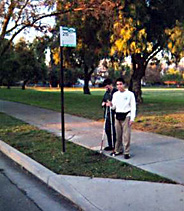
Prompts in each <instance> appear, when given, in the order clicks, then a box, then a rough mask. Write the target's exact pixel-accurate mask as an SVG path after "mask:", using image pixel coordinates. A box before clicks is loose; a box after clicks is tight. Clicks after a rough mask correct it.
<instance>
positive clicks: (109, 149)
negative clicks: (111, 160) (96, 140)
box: [104, 147, 113, 151]
mask: <svg viewBox="0 0 184 211" xmlns="http://www.w3.org/2000/svg"><path fill="white" fill-rule="evenodd" d="M104 150H105V151H111V150H113V148H112V147H105V148H104Z"/></svg>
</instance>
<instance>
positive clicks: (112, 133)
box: [110, 107, 115, 153]
mask: <svg viewBox="0 0 184 211" xmlns="http://www.w3.org/2000/svg"><path fill="white" fill-rule="evenodd" d="M110 122H111V140H112V143H113V145H114V149H115V143H114V140H113V138H114V130H113V125H112V109H111V107H110ZM114 149H113V151H112V153H114Z"/></svg>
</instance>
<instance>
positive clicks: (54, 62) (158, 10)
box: [0, 0, 184, 102]
mask: <svg viewBox="0 0 184 211" xmlns="http://www.w3.org/2000/svg"><path fill="white" fill-rule="evenodd" d="M40 8H44V10H41V9H40ZM183 8H184V2H183V1H182V0H177V1H171V0H160V1H154V0H118V1H115V0H89V1H85V0H80V1H78V0H72V1H65V0H64V1H60V0H58V1H57V2H56V1H53V0H50V1H45V0H41V1H31V0H21V1H16V0H9V1H8V0H3V1H1V2H0V11H1V15H0V20H1V21H0V24H1V33H0V55H1V59H0V62H1V64H3V65H1V70H0V73H1V79H0V80H2V78H3V77H4V78H5V77H7V78H11V77H8V75H9V76H10V75H11V76H13V74H15V69H16V70H17V69H18V72H19V74H16V76H17V77H20V78H21V80H23V81H25V83H26V79H25V75H26V74H28V72H32V75H30V78H32V79H33V78H34V77H35V78H39V77H41V76H39V74H38V73H39V72H40V73H42V72H43V73H44V71H45V67H44V63H43V60H44V57H43V58H40V60H39V59H38V58H39V56H38V55H41V54H40V53H38V52H37V53H38V55H36V54H37V53H36V51H35V46H34V45H32V47H29V49H30V52H29V53H30V54H31V53H32V54H34V55H35V58H36V61H32V62H33V65H32V66H29V65H27V67H26V68H25V67H24V71H23V70H21V59H20V60H18V61H17V60H16V62H15V57H16V56H18V48H17V47H15V49H14V50H13V52H12V50H11V49H12V46H13V44H12V42H13V40H14V38H15V37H16V36H17V35H18V34H19V33H20V32H21V31H23V30H25V29H26V28H29V27H34V28H35V29H37V30H40V31H42V32H45V33H46V32H47V31H48V30H49V31H50V32H51V33H52V37H50V38H49V39H48V40H47V45H48V43H49V47H50V49H51V70H52V71H51V75H52V74H53V77H54V71H55V69H57V67H58V65H59V64H58V59H57V58H58V56H59V47H58V46H59V39H58V37H59V34H58V33H59V26H61V25H63V26H68V27H75V28H76V29H77V42H78V45H77V48H75V49H72V48H67V49H64V66H65V68H66V69H67V68H68V69H72V70H78V69H80V70H82V72H83V77H84V81H85V84H84V93H86V94H89V93H90V90H89V85H88V84H89V80H90V78H91V75H92V73H93V72H94V69H95V67H96V66H97V64H98V62H99V60H100V59H102V58H108V59H110V60H111V64H115V63H121V62H122V60H123V59H124V58H125V57H127V56H130V57H131V61H132V70H131V71H130V76H131V77H130V81H129V90H131V91H133V92H134V93H135V96H136V100H137V102H142V101H143V99H142V93H141V80H142V78H143V77H144V76H145V70H146V67H147V65H148V63H149V61H150V60H151V59H152V58H154V56H155V55H156V54H157V53H158V52H160V51H162V50H165V51H169V52H170V54H171V55H172V57H173V58H174V59H175V62H176V63H178V61H179V60H180V59H181V57H183V49H184V48H183V47H184V41H183V39H184V36H183V33H184V25H183V18H184V11H183ZM40 11H43V12H40ZM51 16H54V17H55V20H56V24H55V26H54V27H53V28H50V26H49V25H47V24H46V25H43V24H41V22H40V20H41V19H43V18H44V17H51ZM10 23H11V24H10ZM7 35H9V38H8V39H7ZM38 43H39V42H38ZM40 43H41V41H40ZM42 44H43V43H42ZM38 46H39V44H38ZM38 46H37V47H38ZM41 46H42V47H43V46H44V45H41ZM33 48H34V49H33ZM38 49H39V47H38ZM40 49H42V48H41V47H40ZM43 49H44V48H43ZM44 50H45V49H44ZM10 52H12V56H11V57H9V56H8V54H9V53H10ZM14 53H15V55H13V54H14ZM27 53H28V52H27ZM22 54H23V52H22ZM43 54H44V51H43ZM23 56H25V55H22V58H23ZM25 57H27V58H28V60H29V61H30V59H29V56H28V55H27V56H25ZM10 58H11V59H10ZM20 58H21V54H20ZM22 61H23V60H22ZM5 67H6V68H5ZM17 67H19V68H17ZM8 68H9V70H7V69H8ZM33 69H34V70H33ZM28 70H29V71H28ZM38 70H39V71H38ZM23 72H24V73H23ZM20 73H21V74H20ZM80 74H81V73H80ZM43 75H44V74H43ZM23 76H24V77H23ZM12 78H13V77H12ZM6 80H7V81H8V80H10V79H6Z"/></svg>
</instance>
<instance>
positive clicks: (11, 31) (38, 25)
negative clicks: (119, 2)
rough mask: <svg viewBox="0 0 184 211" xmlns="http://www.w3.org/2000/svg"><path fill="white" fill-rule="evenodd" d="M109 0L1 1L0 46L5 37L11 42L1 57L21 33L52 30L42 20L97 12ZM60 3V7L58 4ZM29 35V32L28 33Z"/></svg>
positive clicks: (5, 47) (3, 50)
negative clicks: (32, 30) (30, 29)
mask: <svg viewBox="0 0 184 211" xmlns="http://www.w3.org/2000/svg"><path fill="white" fill-rule="evenodd" d="M106 2H109V1H108V0H89V1H86V0H71V1H67V0H58V1H55V0H39V1H37V0H1V1H0V26H1V27H0V28H1V30H0V45H1V42H2V41H3V40H4V38H5V37H8V39H9V42H8V43H7V44H6V45H5V46H3V48H2V47H1V48H0V50H1V51H0V55H2V54H4V53H5V51H6V50H7V49H8V47H9V46H10V44H11V42H12V41H13V40H14V39H15V37H16V36H17V35H18V34H20V33H21V32H23V31H24V32H26V30H28V29H29V28H35V29H36V30H39V31H42V32H46V31H47V30H48V29H50V27H51V26H50V24H49V21H47V23H46V24H43V23H42V19H44V18H48V17H52V16H55V17H56V16H60V17H61V16H62V15H63V14H66V13H74V12H78V11H83V12H86V13H88V12H95V10H96V9H97V8H101V7H103V5H104V3H106ZM57 3H60V7H57V10H56V4H57ZM27 33H29V31H27Z"/></svg>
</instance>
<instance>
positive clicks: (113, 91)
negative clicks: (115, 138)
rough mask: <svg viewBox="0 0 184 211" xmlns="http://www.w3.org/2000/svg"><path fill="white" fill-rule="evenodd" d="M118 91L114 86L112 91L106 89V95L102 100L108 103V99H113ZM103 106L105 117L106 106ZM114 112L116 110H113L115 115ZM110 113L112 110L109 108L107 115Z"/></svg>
mask: <svg viewBox="0 0 184 211" xmlns="http://www.w3.org/2000/svg"><path fill="white" fill-rule="evenodd" d="M117 91H118V90H117V89H116V88H113V90H112V92H110V90H108V91H106V92H105V94H104V96H103V99H102V102H105V103H106V102H107V101H108V100H109V101H112V96H113V94H114V93H115V92H117ZM103 108H104V117H105V110H106V106H103ZM114 113H115V112H114V110H112V115H113V116H114ZM109 114H110V111H109V109H108V112H107V115H108V116H109Z"/></svg>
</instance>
